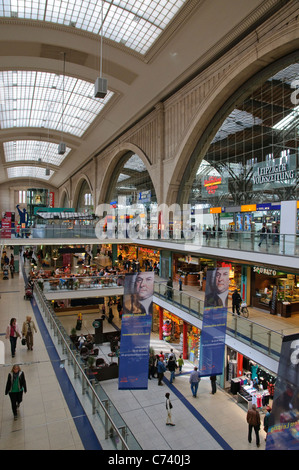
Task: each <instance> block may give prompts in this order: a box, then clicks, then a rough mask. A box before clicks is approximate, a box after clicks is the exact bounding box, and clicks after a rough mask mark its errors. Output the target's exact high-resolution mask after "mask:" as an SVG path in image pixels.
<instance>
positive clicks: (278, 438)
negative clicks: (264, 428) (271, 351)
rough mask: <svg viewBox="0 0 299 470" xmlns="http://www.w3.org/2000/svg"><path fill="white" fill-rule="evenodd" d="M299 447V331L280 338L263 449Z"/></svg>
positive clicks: (291, 448)
mask: <svg viewBox="0 0 299 470" xmlns="http://www.w3.org/2000/svg"><path fill="white" fill-rule="evenodd" d="M298 449H299V334H295V335H290V336H285V337H284V338H283V341H282V347H281V354H280V360H279V366H278V375H277V380H276V383H275V392H274V399H273V406H272V411H271V414H270V418H269V428H268V434H267V440H266V450H298Z"/></svg>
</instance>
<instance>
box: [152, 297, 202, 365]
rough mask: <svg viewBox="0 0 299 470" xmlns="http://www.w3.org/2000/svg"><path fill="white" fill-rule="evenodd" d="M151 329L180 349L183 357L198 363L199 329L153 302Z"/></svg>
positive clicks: (195, 363)
mask: <svg viewBox="0 0 299 470" xmlns="http://www.w3.org/2000/svg"><path fill="white" fill-rule="evenodd" d="M152 331H153V332H156V333H159V339H160V340H164V341H165V342H166V343H171V345H172V346H173V347H174V348H177V349H179V350H180V351H182V354H183V359H187V360H189V361H190V362H192V363H193V364H194V365H196V366H197V365H198V363H199V348H200V330H199V329H198V328H196V327H195V326H193V325H191V324H189V323H187V322H185V321H183V320H182V319H181V318H179V317H178V316H176V315H174V314H173V313H171V312H169V311H168V310H166V309H164V308H162V307H160V306H158V305H156V304H154V308H153V324H152Z"/></svg>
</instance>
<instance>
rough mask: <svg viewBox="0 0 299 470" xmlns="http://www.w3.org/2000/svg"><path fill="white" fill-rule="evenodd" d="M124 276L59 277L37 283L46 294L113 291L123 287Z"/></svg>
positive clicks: (39, 280)
mask: <svg viewBox="0 0 299 470" xmlns="http://www.w3.org/2000/svg"><path fill="white" fill-rule="evenodd" d="M124 277H125V276H124V274H109V275H108V276H98V275H97V276H80V275H79V276H77V275H74V276H59V277H52V276H51V277H44V278H39V279H37V280H36V282H37V283H38V284H39V286H40V287H41V289H42V290H43V291H44V292H53V291H57V290H59V291H64V290H67V291H77V290H85V289H88V290H91V289H112V288H117V287H122V286H123V282H124Z"/></svg>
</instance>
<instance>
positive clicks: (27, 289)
mask: <svg viewBox="0 0 299 470" xmlns="http://www.w3.org/2000/svg"><path fill="white" fill-rule="evenodd" d="M32 297H33V288H32V286H31V285H30V284H27V286H26V287H25V295H24V299H25V300H31V299H32Z"/></svg>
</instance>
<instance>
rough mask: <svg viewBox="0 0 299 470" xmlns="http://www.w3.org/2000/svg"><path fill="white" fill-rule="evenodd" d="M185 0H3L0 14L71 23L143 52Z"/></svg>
mask: <svg viewBox="0 0 299 470" xmlns="http://www.w3.org/2000/svg"><path fill="white" fill-rule="evenodd" d="M186 1H187V0H104V1H103V2H102V0H64V1H61V0H3V1H2V2H1V3H0V16H2V17H13V18H26V19H31V20H37V21H48V22H51V23H57V24H61V25H64V26H71V27H75V28H78V29H82V30H84V31H88V32H91V33H94V34H101V35H102V36H103V37H105V38H108V39H110V40H112V41H116V42H118V43H121V44H124V45H125V46H126V47H129V48H131V49H133V50H134V51H136V52H139V53H140V54H145V53H146V52H147V51H148V49H149V48H150V47H151V46H152V45H153V43H154V42H155V40H156V39H157V38H158V37H159V35H160V34H161V33H162V31H163V30H164V29H165V28H166V26H167V25H168V24H169V22H170V21H171V20H172V18H173V17H174V16H175V15H176V14H177V12H178V11H179V10H180V8H181V7H182V6H183V5H184V3H186ZM102 19H103V28H101V25H102Z"/></svg>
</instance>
